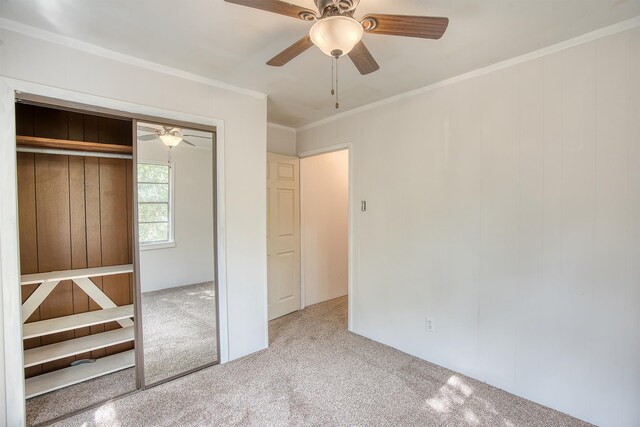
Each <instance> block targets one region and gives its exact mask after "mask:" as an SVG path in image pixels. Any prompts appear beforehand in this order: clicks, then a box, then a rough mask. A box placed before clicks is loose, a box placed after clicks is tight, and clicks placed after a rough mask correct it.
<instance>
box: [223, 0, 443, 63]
mask: <svg viewBox="0 0 640 427" xmlns="http://www.w3.org/2000/svg"><path fill="white" fill-rule="evenodd" d="M225 1H226V2H229V3H235V4H239V5H242V6H248V7H252V8H255V9H261V10H266V11H268V12H273V13H278V14H281V15H286V16H290V17H292V18H297V19H302V20H304V21H315V24H314V25H313V26H312V27H311V30H310V31H309V34H308V35H305V36H304V37H303V38H301V39H300V40H298V41H297V42H295V43H294V44H292V45H291V46H289V47H288V48H286V49H285V50H284V51H282V52H281V53H279V54H278V55H276V56H275V57H274V58H272V59H271V60H269V61H268V62H267V64H268V65H271V66H274V67H281V66H283V65H285V64H286V63H288V62H289V61H291V60H292V59H293V58H295V57H296V56H298V55H300V54H301V53H303V52H304V51H306V50H307V49H309V48H310V47H311V46H313V45H316V46H318V47H319V48H320V50H321V51H322V52H324V53H325V54H327V55H329V56H332V57H334V58H336V59H337V58H339V57H341V56H343V55H348V56H349V58H350V59H351V61H352V62H353V63H354V65H355V66H356V68H357V69H358V71H360V74H363V75H365V74H369V73H372V72H374V71H376V70H378V69H379V68H380V66H379V65H378V63H377V62H376V60H375V59H373V56H372V55H371V52H369V50H368V49H367V48H366V46H365V45H364V43H363V42H362V36H363V35H364V33H370V34H383V35H391V36H404V37H420V38H425V39H439V38H440V37H442V35H443V34H444V32H445V30H446V29H447V26H448V25H449V19H448V18H440V17H432V16H407V15H385V14H369V15H365V16H364V17H363V18H362V19H361V20H360V21H358V20H357V19H356V18H355V17H354V16H353V15H354V13H355V10H356V7H357V6H358V4H359V3H360V0H314V2H315V4H316V7H317V8H318V12H316V11H314V10H311V9H307V8H304V7H301V6H298V5H294V4H291V3H286V2H284V1H280V0H225Z"/></svg>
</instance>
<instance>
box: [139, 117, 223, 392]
mask: <svg viewBox="0 0 640 427" xmlns="http://www.w3.org/2000/svg"><path fill="white" fill-rule="evenodd" d="M214 153H215V135H214V133H213V132H212V131H211V130H198V129H191V128H182V127H176V126H174V125H169V124H160V123H142V122H138V123H137V145H136V166H137V209H138V215H137V218H138V239H139V249H140V253H139V266H140V274H139V280H140V306H141V315H140V318H141V319H142V322H141V323H142V340H141V341H142V344H143V345H142V347H143V373H144V375H143V381H144V384H145V386H149V385H152V384H158V383H160V382H162V381H166V380H168V379H171V378H174V377H176V376H180V375H184V374H185V373H187V372H191V371H193V370H195V369H199V368H202V367H204V366H208V365H211V364H213V363H216V362H217V361H218V344H217V327H216V285H215V250H214V248H215V236H214V231H215V227H214V224H215V209H214V200H215V161H214V160H215V157H214Z"/></svg>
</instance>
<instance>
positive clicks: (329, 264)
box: [300, 149, 349, 307]
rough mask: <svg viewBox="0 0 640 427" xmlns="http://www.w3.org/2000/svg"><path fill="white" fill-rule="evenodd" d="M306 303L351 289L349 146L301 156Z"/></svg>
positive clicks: (304, 299) (303, 292) (345, 293)
mask: <svg viewBox="0 0 640 427" xmlns="http://www.w3.org/2000/svg"><path fill="white" fill-rule="evenodd" d="M300 215H301V235H302V243H301V249H302V250H301V252H302V259H301V266H302V290H303V291H302V298H303V299H302V302H303V307H305V306H309V305H313V304H318V303H321V302H325V301H328V300H332V299H335V298H339V297H343V296H345V295H347V294H348V287H349V151H348V150H347V149H344V150H339V151H332V152H329V153H322V154H317V155H314V156H309V157H304V158H302V159H300Z"/></svg>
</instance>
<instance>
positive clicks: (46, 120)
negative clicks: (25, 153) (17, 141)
mask: <svg viewBox="0 0 640 427" xmlns="http://www.w3.org/2000/svg"><path fill="white" fill-rule="evenodd" d="M68 120H69V116H68V112H67V111H64V110H54V109H52V108H36V109H35V110H34V120H33V136H37V137H41V138H56V139H68V138H69V128H68Z"/></svg>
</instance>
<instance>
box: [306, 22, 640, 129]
mask: <svg viewBox="0 0 640 427" xmlns="http://www.w3.org/2000/svg"><path fill="white" fill-rule="evenodd" d="M637 27H640V16H636V17H635V18H631V19H628V20H626V21H621V22H618V23H617V24H613V25H609V26H607V27H603V28H600V29H598V30H595V31H591V32H589V33H586V34H583V35H581V36H578V37H574V38H572V39H569V40H566V41H563V42H560V43H557V44H554V45H551V46H547V47H544V48H542V49H538V50H535V51H533V52H529V53H525V54H524V55H520V56H516V57H514V58H510V59H506V60H504V61H500V62H497V63H495V64H492V65H488V66H486V67H482V68H478V69H476V70H473V71H469V72H467V73H463V74H460V75H458V76H455V77H451V78H448V79H445V80H441V81H439V82H436V83H432V84H430V85H427V86H423V87H421V88H418V89H414V90H411V91H408V92H403V93H400V94H398V95H394V96H391V97H389V98H385V99H382V100H380V101H376V102H372V103H370V104H366V105H363V106H360V107H356V108H353V109H351V110H347V111H344V112H341V113H338V114H335V115H333V116H330V117H327V118H324V119H322V120H318V121H316V122H313V123H309V124H307V125H303V126H300V127H298V128H296V131H297V132H302V131H305V130H309V129H312V128H315V127H317V126H321V125H324V124H327V123H331V122H333V121H335V120H338V119H342V118H345V117H349V116H353V115H355V114H358V113H361V112H363V111H368V110H373V109H375V108H378V107H381V106H383V105H387V104H391V103H394V102H397V101H400V100H403V99H407V98H412V97H414V96H417V95H420V94H423V93H427V92H431V91H433V90H436V89H439V88H442V87H445V86H449V85H452V84H455V83H458V82H461V81H463V80H467V79H472V78H474V77H479V76H482V75H485V74H489V73H491V72H493V71H497V70H501V69H503V68H508V67H512V66H514V65H518V64H522V63H524V62H528V61H532V60H534V59H538V58H541V57H543V56H547V55H550V54H553V53H556V52H560V51H563V50H566V49H569V48H572V47H575V46H579V45H581V44H584V43H588V42H591V41H594V40H598V39H601V38H604V37H608V36H611V35H614V34H618V33H621V32H624V31H627V30H630V29H633V28H637Z"/></svg>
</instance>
